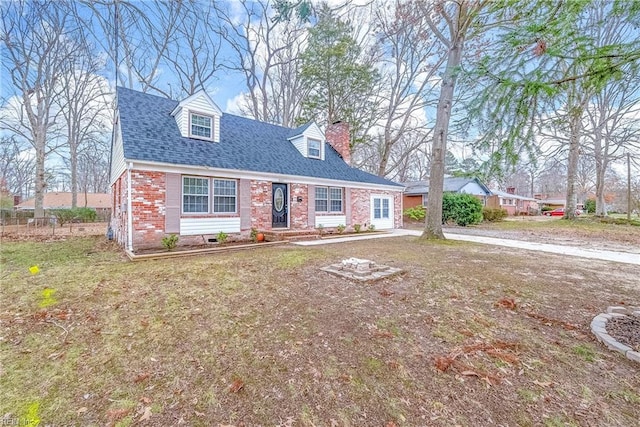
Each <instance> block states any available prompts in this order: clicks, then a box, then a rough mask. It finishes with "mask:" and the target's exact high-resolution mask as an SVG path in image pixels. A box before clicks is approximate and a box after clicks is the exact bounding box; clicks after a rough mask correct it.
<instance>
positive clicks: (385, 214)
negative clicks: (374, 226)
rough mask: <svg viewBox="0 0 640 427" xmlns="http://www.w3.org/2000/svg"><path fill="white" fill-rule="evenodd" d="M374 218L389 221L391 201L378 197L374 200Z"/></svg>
mask: <svg viewBox="0 0 640 427" xmlns="http://www.w3.org/2000/svg"><path fill="white" fill-rule="evenodd" d="M373 218H374V219H389V199H386V198H385V199H382V198H377V197H376V198H374V199H373Z"/></svg>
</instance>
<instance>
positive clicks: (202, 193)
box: [182, 176, 209, 213]
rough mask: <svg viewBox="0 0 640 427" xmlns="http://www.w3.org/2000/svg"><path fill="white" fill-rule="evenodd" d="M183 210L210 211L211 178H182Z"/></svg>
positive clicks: (186, 211) (189, 211)
mask: <svg viewBox="0 0 640 427" xmlns="http://www.w3.org/2000/svg"><path fill="white" fill-rule="evenodd" d="M182 212H184V213H209V178H195V177H190V176H185V177H183V178H182Z"/></svg>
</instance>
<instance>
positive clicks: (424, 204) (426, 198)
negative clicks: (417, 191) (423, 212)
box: [422, 194, 429, 208]
mask: <svg viewBox="0 0 640 427" xmlns="http://www.w3.org/2000/svg"><path fill="white" fill-rule="evenodd" d="M428 203H429V196H428V195H426V194H423V195H422V206H423V207H425V208H426V207H427V204H428Z"/></svg>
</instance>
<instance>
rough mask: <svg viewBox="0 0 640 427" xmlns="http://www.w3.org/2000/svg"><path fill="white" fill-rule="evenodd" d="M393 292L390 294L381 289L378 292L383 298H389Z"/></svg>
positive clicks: (386, 290)
mask: <svg viewBox="0 0 640 427" xmlns="http://www.w3.org/2000/svg"><path fill="white" fill-rule="evenodd" d="M394 293H395V292H391V291H390V290H388V289H383V290H381V291H380V292H379V294H380V295H382V296H383V297H390V296H391V295H393V294H394Z"/></svg>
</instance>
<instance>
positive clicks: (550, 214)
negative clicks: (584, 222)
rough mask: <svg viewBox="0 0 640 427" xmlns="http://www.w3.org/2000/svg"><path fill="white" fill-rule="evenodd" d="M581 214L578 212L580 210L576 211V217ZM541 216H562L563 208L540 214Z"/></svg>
mask: <svg viewBox="0 0 640 427" xmlns="http://www.w3.org/2000/svg"><path fill="white" fill-rule="evenodd" d="M581 213H582V212H580V210H578V209H576V215H580V214H581ZM542 215H546V216H564V208H558V209H554V210H552V211H546V212H542Z"/></svg>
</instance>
